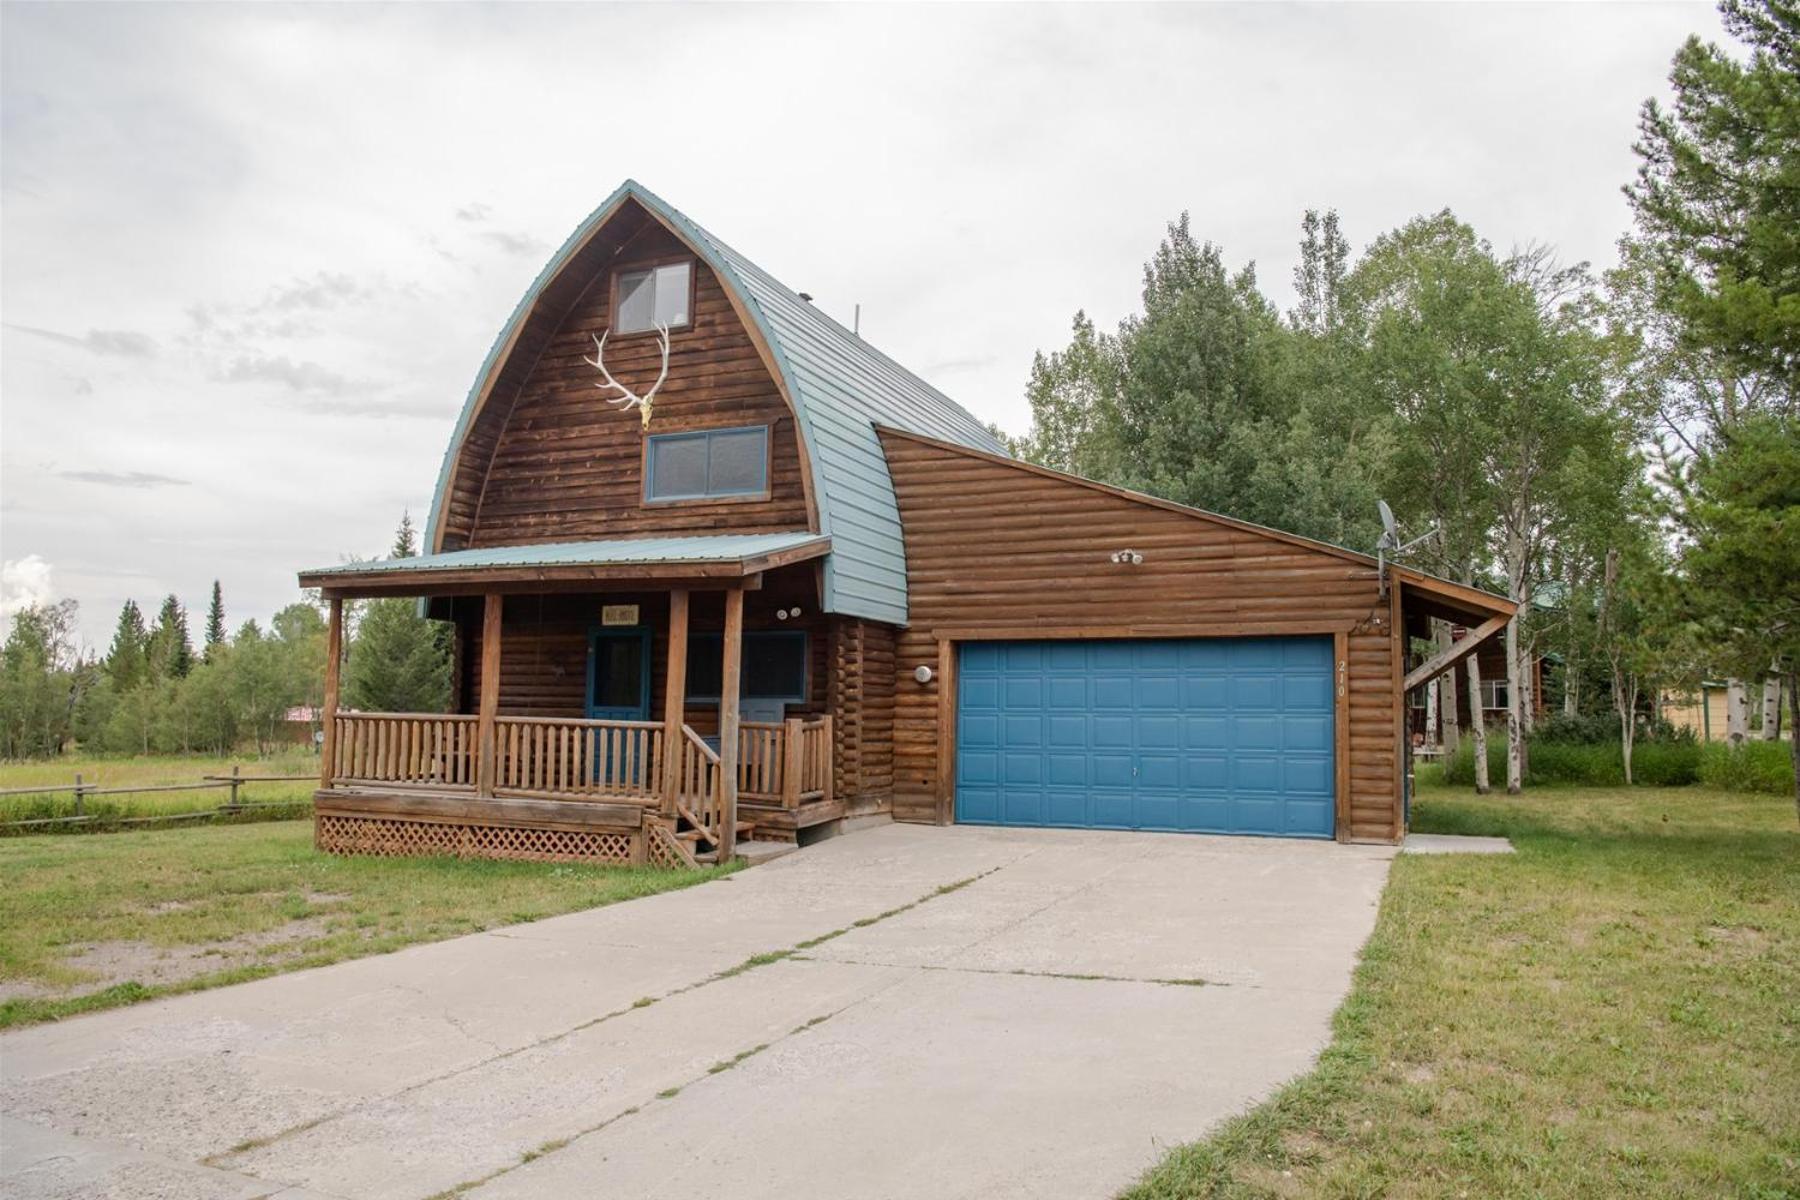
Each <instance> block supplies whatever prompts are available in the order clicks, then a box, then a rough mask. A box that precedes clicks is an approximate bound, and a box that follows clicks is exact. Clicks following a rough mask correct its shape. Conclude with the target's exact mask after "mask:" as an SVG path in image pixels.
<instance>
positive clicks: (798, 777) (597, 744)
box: [325, 712, 832, 832]
mask: <svg viewBox="0 0 1800 1200" xmlns="http://www.w3.org/2000/svg"><path fill="white" fill-rule="evenodd" d="M331 733H332V736H331V738H330V747H329V760H330V761H329V762H328V763H327V764H326V772H325V773H326V781H327V784H328V785H330V786H338V785H358V784H366V785H378V786H384V787H423V788H430V789H432V790H441V791H473V790H475V789H476V788H477V786H478V785H479V783H480V778H481V770H480V768H481V763H480V761H479V748H478V747H479V719H478V718H477V717H474V716H470V715H462V714H450V713H343V712H340V713H338V714H337V716H336V717H334V718H333V719H332V726H331ZM665 740H666V732H665V728H664V726H663V725H662V724H661V723H660V722H655V721H592V720H584V719H577V718H560V717H497V718H495V721H494V762H493V787H494V791H495V792H496V794H504V795H515V796H542V797H555V798H576V799H595V800H602V799H604V800H635V801H639V802H642V803H647V804H648V803H655V802H657V801H659V800H661V799H662V798H663V789H664V784H665V779H664V773H663V762H664V755H665V754H666V753H673V754H674V755H675V756H676V758H675V764H674V766H675V797H674V799H675V801H676V803H677V804H678V805H679V806H680V807H682V808H684V809H686V810H688V811H687V815H689V819H690V821H693V823H695V824H696V825H704V827H705V828H706V829H708V830H712V831H715V832H716V831H717V824H718V820H719V815H720V809H721V806H722V803H723V791H724V788H723V785H722V782H721V775H720V772H721V770H722V766H721V763H720V758H719V754H718V752H717V751H716V750H714V749H713V748H712V747H711V746H710V745H708V744H707V742H706V739H704V738H702V737H701V736H700V735H699V734H698V733H696V732H694V730H693V729H691V728H689V727H688V726H685V725H684V726H682V731H681V736H680V737H679V738H677V739H676V742H675V744H674V745H673V746H666V745H665ZM831 752H832V721H831V718H830V717H819V718H815V719H813V720H800V719H797V718H796V719H791V720H787V721H783V722H781V723H779V724H775V723H766V722H759V721H744V722H741V723H740V724H739V727H738V768H737V782H738V797H739V799H740V800H745V801H749V802H750V803H753V804H764V805H779V806H781V807H783V808H789V809H792V808H797V807H799V806H800V805H801V804H805V803H810V802H812V801H816V800H830V799H831V798H832V781H831ZM695 818H698V820H695Z"/></svg>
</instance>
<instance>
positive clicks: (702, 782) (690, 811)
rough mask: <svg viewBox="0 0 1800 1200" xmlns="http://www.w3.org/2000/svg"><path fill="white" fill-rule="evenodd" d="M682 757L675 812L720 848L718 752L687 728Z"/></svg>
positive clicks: (721, 803)
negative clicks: (717, 843)
mask: <svg viewBox="0 0 1800 1200" xmlns="http://www.w3.org/2000/svg"><path fill="white" fill-rule="evenodd" d="M680 754H681V757H679V758H677V759H676V760H675V811H676V812H677V813H678V814H680V815H681V816H683V817H686V818H687V822H688V824H690V825H692V826H693V827H694V828H695V829H697V830H699V831H701V832H702V833H704V834H706V835H707V840H708V841H711V842H714V843H715V844H716V842H717V836H718V834H719V833H720V827H721V825H722V824H723V818H724V812H723V808H724V796H723V794H722V793H723V792H724V786H723V784H722V779H723V775H722V771H721V768H720V764H719V755H718V752H717V751H716V750H714V749H713V748H712V747H711V746H709V745H707V744H706V739H705V738H703V737H701V736H700V735H699V734H697V733H695V732H694V730H693V728H692V727H691V726H688V725H683V726H682V727H681V751H680Z"/></svg>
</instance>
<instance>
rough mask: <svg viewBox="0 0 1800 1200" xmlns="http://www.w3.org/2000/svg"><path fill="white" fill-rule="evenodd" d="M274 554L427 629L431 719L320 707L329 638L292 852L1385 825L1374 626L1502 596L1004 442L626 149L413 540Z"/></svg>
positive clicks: (459, 430)
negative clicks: (1026, 829)
mask: <svg viewBox="0 0 1800 1200" xmlns="http://www.w3.org/2000/svg"><path fill="white" fill-rule="evenodd" d="M659 321H660V322H664V323H666V324H667V326H668V329H669V332H668V333H667V335H666V337H667V342H666V349H665V344H664V341H663V335H661V334H659V332H658V331H657V329H656V328H655V326H656V324H657V322H659ZM602 334H604V335H605V347H604V351H603V353H597V350H598V347H597V344H596V343H597V339H598V338H599V336H600V335H602ZM596 360H597V361H598V362H600V363H602V364H604V368H605V371H606V372H608V373H609V374H607V375H603V374H602V373H601V371H600V370H598V369H597V368H596V367H595V366H594V365H592V363H593V361H596ZM665 364H666V378H663V379H661V382H660V386H653V385H654V384H656V383H657V382H658V381H659V377H661V376H662V375H664V374H665ZM612 378H616V379H617V381H618V384H619V385H620V386H615V387H608V386H599V387H597V386H596V385H597V384H605V383H607V382H608V380H610V379H612ZM625 388H630V389H631V390H632V392H633V394H635V395H640V396H644V397H646V398H647V399H648V400H649V403H648V404H647V405H645V406H644V407H643V408H642V409H641V410H640V409H637V408H633V407H621V406H620V404H618V403H616V402H615V403H608V401H609V400H619V401H622V400H625V399H626V397H625V396H624V395H622V392H623V390H624V389H625ZM301 582H302V584H303V585H304V586H307V587H318V588H322V589H323V590H324V595H325V596H326V597H327V599H328V600H329V602H330V607H331V637H332V640H333V646H334V647H337V646H341V644H342V607H343V602H344V601H345V600H346V599H351V598H359V597H369V596H383V595H411V596H420V597H424V598H425V603H426V605H427V612H428V613H429V614H430V615H431V616H433V617H436V618H439V619H442V620H445V621H448V622H451V623H452V624H453V625H454V627H455V645H456V668H455V669H456V688H455V704H454V708H455V712H454V713H453V714H448V715H426V714H398V715H375V714H346V713H343V712H340V711H338V709H337V695H338V692H337V674H338V669H339V667H338V663H339V658H340V655H339V654H338V653H337V652H336V650H335V649H334V651H333V653H332V654H330V655H329V662H330V667H329V672H330V674H329V678H328V679H327V681H326V682H327V693H328V697H329V698H328V701H327V705H326V708H327V714H326V715H327V720H326V731H327V732H326V736H327V739H328V741H327V745H326V747H325V762H324V768H323V770H324V776H325V778H324V780H323V786H322V787H321V789H320V791H319V793H318V798H317V813H318V816H317V822H318V830H317V836H318V842H319V844H320V846H321V847H323V848H326V849H331V850H340V851H350V852H369V853H410V852H431V851H436V852H445V851H448V852H460V853H475V854H491V855H500V856H531V857H565V856H567V857H591V858H599V859H611V860H619V861H626V860H631V861H641V860H644V859H646V858H647V859H649V860H650V861H654V862H662V863H680V862H685V861H690V860H691V859H692V858H693V857H695V853H694V852H696V851H698V852H699V855H698V856H699V857H702V858H710V857H713V856H715V855H717V856H718V857H727V856H729V855H730V853H731V852H732V847H733V845H734V843H735V842H736V840H737V839H738V838H739V837H741V836H746V835H748V836H753V837H757V838H777V839H794V838H796V837H798V836H800V835H801V833H802V832H803V831H805V830H807V829H809V828H812V827H814V826H818V825H822V824H825V823H827V822H832V821H836V820H840V819H841V818H843V817H844V816H846V815H854V814H859V813H892V815H893V816H894V817H895V818H897V819H899V820H905V821H920V822H933V823H948V822H953V821H954V822H962V823H971V824H1009V825H1059V826H1081V827H1102V828H1116V829H1159V830H1163V829H1166V830H1190V831H1208V832H1227V833H1230V832H1235V833H1255V834H1272V835H1285V836H1303V837H1324V838H1331V837H1335V838H1337V839H1339V840H1343V841H1374V842H1393V841H1396V840H1398V839H1399V838H1400V837H1401V836H1402V834H1403V832H1404V815H1403V814H1404V800H1403V780H1404V777H1405V754H1406V750H1405V740H1406V739H1405V738H1403V737H1402V707H1403V704H1404V700H1403V697H1404V694H1405V690H1406V688H1408V687H1410V686H1415V685H1417V684H1418V683H1420V682H1422V681H1423V679H1424V678H1426V677H1427V676H1423V675H1421V674H1420V672H1421V671H1429V672H1431V673H1436V671H1438V670H1441V669H1442V668H1443V666H1444V665H1445V664H1443V663H1434V664H1428V665H1426V666H1424V667H1420V668H1417V669H1415V670H1414V672H1413V673H1412V675H1411V676H1408V674H1407V671H1406V666H1407V664H1406V662H1405V661H1404V647H1405V645H1406V643H1405V641H1404V639H1403V638H1402V636H1401V631H1402V630H1403V629H1404V630H1411V631H1412V632H1413V633H1414V634H1421V633H1422V631H1423V630H1424V629H1425V627H1426V624H1427V622H1428V620H1429V619H1430V618H1433V617H1437V618H1442V619H1446V620H1451V621H1455V622H1457V623H1459V624H1464V625H1467V626H1469V627H1471V628H1472V629H1474V630H1475V633H1474V634H1473V635H1472V636H1471V638H1469V639H1465V641H1464V642H1463V643H1460V644H1459V646H1458V647H1457V650H1456V652H1455V655H1453V656H1452V659H1451V662H1452V663H1453V662H1454V661H1459V660H1460V656H1462V655H1466V654H1467V653H1469V652H1471V651H1473V650H1474V649H1476V648H1477V647H1478V646H1479V645H1480V643H1481V642H1482V641H1483V639H1486V638H1489V637H1491V636H1492V635H1493V634H1494V633H1495V632H1497V631H1498V629H1499V628H1500V626H1501V625H1502V624H1503V623H1504V621H1505V619H1506V617H1507V615H1508V614H1510V613H1511V612H1512V609H1513V606H1512V605H1511V604H1510V603H1509V602H1508V601H1506V600H1504V599H1502V598H1500V597H1497V596H1493V595H1490V594H1488V593H1486V592H1482V591H1478V590H1476V589H1473V588H1468V587H1462V586H1459V585H1457V584H1453V583H1447V582H1444V581H1441V580H1437V579H1433V578H1430V577H1428V576H1425V575H1422V574H1419V573H1417V572H1414V571H1410V570H1407V569H1404V568H1399V567H1392V566H1390V567H1389V568H1388V570H1387V573H1386V578H1385V579H1384V578H1382V576H1381V573H1380V572H1379V571H1378V570H1377V565H1376V560H1375V559H1374V558H1372V557H1371V556H1369V555H1365V554H1361V553H1357V552H1354V551H1350V550H1345V549H1342V548H1340V547H1337V546H1330V545H1326V544H1323V543H1320V542H1315V541H1310V540H1308V539H1306V538H1302V537H1297V536H1294V535H1292V534H1288V533H1283V532H1280V531H1278V530H1273V529H1266V528H1262V527H1259V526H1254V525H1249V524H1246V523H1244V522H1242V521H1236V520H1232V519H1231V518H1229V517H1224V516H1219V515H1216V514H1212V513H1205V512H1200V511H1198V510H1195V509H1190V508H1185V507H1183V506H1181V505H1178V504H1173V503H1169V502H1166V501H1163V500H1158V499H1154V498H1151V497H1148V496H1143V495H1138V494H1135V493H1131V492H1126V491H1123V490H1121V489H1118V488H1114V487H1109V486H1106V485H1103V484H1099V483H1094V482H1091V481H1088V480H1084V479H1079V478H1076V477H1074V476H1071V475H1065V474H1062V473H1059V472H1056V471H1051V470H1047V469H1044V468H1041V467H1036V466H1032V465H1029V464H1026V463H1021V462H1016V461H1014V460H1012V459H1009V458H1008V457H1006V455H1005V453H1004V451H1003V449H1002V447H1001V446H1000V445H998V444H997V443H996V442H995V440H994V439H993V437H992V436H991V435H990V434H989V433H988V431H987V430H986V429H985V428H983V426H982V424H981V422H979V421H978V420H976V419H975V418H974V417H973V416H971V415H970V414H969V413H968V412H967V411H965V410H964V409H962V408H960V407H958V406H957V405H956V404H955V403H953V402H952V401H951V400H949V399H948V398H947V397H945V396H944V395H943V394H942V393H940V392H938V391H937V390H935V389H934V388H932V387H931V386H930V385H928V384H926V383H925V382H924V381H922V380H920V379H919V378H918V377H917V376H915V375H913V374H911V373H910V372H908V371H907V370H906V369H905V368H903V367H901V366H900V365H899V364H897V363H895V362H894V361H893V360H891V359H889V358H887V357H886V356H884V355H882V354H881V353H880V352H878V351H877V350H875V349H874V348H873V347H871V346H870V345H869V344H868V343H866V342H864V341H863V340H862V339H860V338H859V337H857V336H856V335H855V334H853V333H852V332H851V331H849V330H847V329H845V328H844V327H842V326H841V325H839V324H837V323H836V322H834V321H832V320H831V319H830V318H828V317H827V316H825V315H824V314H823V313H822V312H820V311H819V310H818V309H817V308H816V307H814V306H813V305H812V304H811V303H810V302H809V301H808V299H807V298H806V297H804V296H802V295H799V294H796V293H795V292H793V291H790V290H789V289H788V288H786V287H784V286H783V285H781V284H779V283H777V282H776V281H775V280H774V279H772V278H770V277H769V276H768V275H767V274H766V273H765V272H763V271H762V270H761V269H760V268H758V267H757V266H755V265H754V264H752V263H751V262H749V261H748V260H747V259H745V258H744V257H743V256H742V255H740V254H738V253H737V252H736V251H734V250H732V249H731V248H729V247H727V246H726V245H724V244H723V243H721V242H720V241H719V240H718V239H717V238H715V237H713V236H712V235H711V234H709V233H707V232H706V231H704V230H702V229H700V228H699V227H698V226H696V225H695V224H694V223H693V222H691V221H690V220H688V219H687V218H686V217H685V216H683V215H682V214H681V213H679V212H677V211H676V210H674V209H673V208H671V207H669V206H668V205H667V204H665V203H664V202H663V201H661V200H660V199H658V198H657V197H655V196H653V195H651V194H650V193H649V192H647V191H645V190H644V189H643V188H641V187H639V186H638V185H637V184H635V183H627V184H625V185H624V186H623V187H621V188H620V189H619V190H618V191H617V192H616V193H614V194H613V196H612V197H611V198H609V199H608V200H607V201H606V203H605V204H603V205H602V206H601V207H600V208H599V210H597V211H596V212H595V213H594V214H593V215H592V216H591V217H589V218H588V220H587V221H586V222H584V223H583V224H582V226H581V227H580V228H579V229H577V230H576V231H575V233H574V235H573V236H571V237H570V239H569V240H568V242H567V243H566V244H565V245H564V246H563V247H562V249H561V250H560V251H558V253H557V254H556V256H555V258H554V259H553V260H552V261H551V263H550V265H549V266H548V267H547V268H546V269H545V270H544V272H543V273H542V274H541V275H540V276H539V277H538V279H537V281H536V282H535V283H534V284H533V285H532V287H531V290H530V291H529V292H528V293H527V295H526V296H525V298H524V300H522V301H521V302H520V304H519V307H518V308H517V310H516V311H515V312H514V313H513V316H512V318H511V320H510V321H509V322H508V323H507V326H506V328H505V329H504V330H502V331H501V334H500V337H499V339H498V341H497V343H496V344H495V346H494V349H493V350H492V352H491V353H490V354H489V356H488V359H487V362H486V363H485V365H484V366H483V367H482V370H481V373H480V375H479V377H478V378H477V380H476V382H475V385H474V387H473V389H472V391H471V392H470V395H469V399H468V403H467V405H466V407H465V408H464V410H463V413H462V416H461V418H460V420H459V421H458V423H457V426H456V429H455V431H454V433H453V434H452V436H451V439H450V447H449V451H448V453H447V454H446V455H445V459H444V466H443V472H442V475H441V477H440V480H439V484H438V491H437V496H436V498H435V500H434V501H433V504H432V509H431V517H430V523H429V527H428V530H427V535H426V539H425V545H424V553H423V554H421V555H420V556H418V557H416V558H409V559H402V560H394V561H385V562H374V563H357V564H348V565H341V566H335V567H325V568H320V569H318V570H312V571H307V572H304V573H303V574H302V576H301ZM734 732H735V735H734Z"/></svg>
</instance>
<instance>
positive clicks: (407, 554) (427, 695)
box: [344, 514, 450, 712]
mask: <svg viewBox="0 0 1800 1200" xmlns="http://www.w3.org/2000/svg"><path fill="white" fill-rule="evenodd" d="M417 553H418V540H417V538H416V536H415V534H414V531H413V523H412V516H411V514H403V515H402V516H401V518H400V528H399V529H398V530H396V531H395V534H394V546H393V553H392V557H394V558H411V557H413V556H414V555H416V554H417ZM344 699H345V702H346V703H347V704H348V705H349V707H351V708H359V709H363V710H365V711H368V712H442V711H443V710H444V709H445V708H447V707H448V706H449V703H450V639H449V629H448V627H447V626H446V625H444V624H443V623H442V622H438V621H431V620H427V619H426V618H425V617H423V616H421V615H420V613H419V606H418V603H417V601H414V600H410V599H405V598H401V597H395V598H392V599H385V600H371V601H369V602H368V605H367V607H366V608H365V609H364V610H363V614H362V619H361V620H360V621H359V622H358V623H357V628H356V639H355V641H354V642H353V643H352V644H351V647H350V660H349V663H348V666H347V670H346V672H345V679H344Z"/></svg>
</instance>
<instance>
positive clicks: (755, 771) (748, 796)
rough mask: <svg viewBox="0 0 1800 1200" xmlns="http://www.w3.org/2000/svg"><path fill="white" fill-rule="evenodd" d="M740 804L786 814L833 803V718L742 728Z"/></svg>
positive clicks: (745, 723)
mask: <svg viewBox="0 0 1800 1200" xmlns="http://www.w3.org/2000/svg"><path fill="white" fill-rule="evenodd" d="M738 798H739V799H741V800H748V801H751V802H752V803H760V804H779V805H781V806H782V807H783V808H797V807H799V806H800V805H801V804H803V803H808V802H810V801H813V800H829V799H831V718H830V717H818V718H815V719H814V720H810V721H803V720H800V719H798V718H791V719H789V720H787V721H783V722H781V723H780V724H775V723H772V722H764V721H743V722H740V723H739V725H738Z"/></svg>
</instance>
